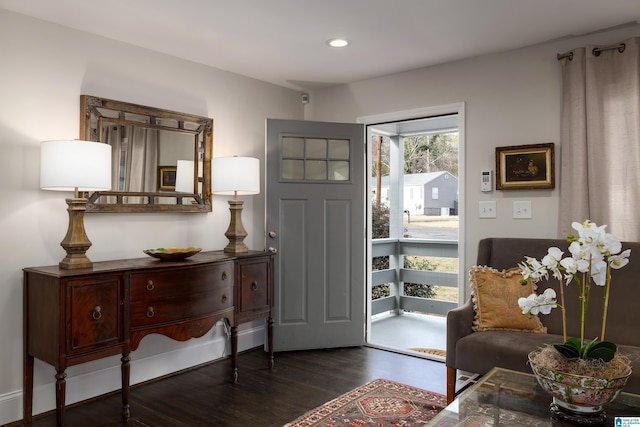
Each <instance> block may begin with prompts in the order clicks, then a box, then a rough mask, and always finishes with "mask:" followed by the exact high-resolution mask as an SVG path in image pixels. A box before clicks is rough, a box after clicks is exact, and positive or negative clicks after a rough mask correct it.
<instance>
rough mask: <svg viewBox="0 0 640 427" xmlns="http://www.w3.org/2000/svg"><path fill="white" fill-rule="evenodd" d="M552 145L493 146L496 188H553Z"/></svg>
mask: <svg viewBox="0 0 640 427" xmlns="http://www.w3.org/2000/svg"><path fill="white" fill-rule="evenodd" d="M553 147H554V144H553V143H552V142H550V143H547V144H532V145H514V146H510V147H496V190H535V189H549V188H555V186H556V181H555V164H554V162H555V159H554V153H553Z"/></svg>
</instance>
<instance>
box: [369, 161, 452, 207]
mask: <svg viewBox="0 0 640 427" xmlns="http://www.w3.org/2000/svg"><path fill="white" fill-rule="evenodd" d="M371 180H372V181H371V185H372V187H371V189H372V192H373V193H375V191H376V178H375V177H373V178H372V179H371ZM403 192H404V205H403V206H404V211H405V212H406V213H409V214H411V215H457V213H458V178H456V177H455V176H454V175H452V174H451V173H449V172H446V171H440V172H427V173H414V174H409V175H404V185H403ZM380 193H381V200H382V201H383V202H384V203H388V202H389V177H388V176H383V177H382V179H381V186H380Z"/></svg>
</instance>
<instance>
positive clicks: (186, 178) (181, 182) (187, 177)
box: [176, 160, 195, 194]
mask: <svg viewBox="0 0 640 427" xmlns="http://www.w3.org/2000/svg"><path fill="white" fill-rule="evenodd" d="M194 169H195V162H194V161H193V160H178V161H177V163H176V191H177V192H178V193H191V194H193V193H194V192H195V189H194V185H193V183H194V179H193V175H194V173H195V170H194Z"/></svg>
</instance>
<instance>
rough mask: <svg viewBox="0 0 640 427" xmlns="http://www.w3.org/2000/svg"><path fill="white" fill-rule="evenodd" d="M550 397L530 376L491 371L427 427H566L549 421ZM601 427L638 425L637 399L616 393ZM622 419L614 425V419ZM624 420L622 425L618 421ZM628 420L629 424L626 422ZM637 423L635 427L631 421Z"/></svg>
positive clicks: (638, 402) (639, 398)
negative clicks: (616, 395)
mask: <svg viewBox="0 0 640 427" xmlns="http://www.w3.org/2000/svg"><path fill="white" fill-rule="evenodd" d="M550 404H551V396H550V395H549V394H547V393H546V392H545V391H544V390H543V389H542V388H541V387H540V386H539V385H538V381H537V380H536V378H535V377H534V376H533V375H532V374H526V373H523V372H516V371H511V370H508V369H502V368H493V369H492V370H491V371H489V373H487V374H486V375H484V376H483V377H482V378H481V379H480V380H479V381H478V382H477V383H476V384H474V385H472V386H471V387H469V388H468V389H467V390H465V391H463V392H462V393H461V394H460V395H459V396H458V397H457V398H456V400H454V401H453V402H452V403H451V404H450V405H449V406H447V407H446V408H445V409H444V410H443V411H442V412H440V413H439V414H438V415H436V417H435V418H433V419H432V420H431V422H430V423H429V424H427V425H428V426H438V427H486V426H505V427H506V426H508V427H525V426H526V427H542V426H544V427H548V426H569V425H572V424H567V423H565V422H561V421H558V420H555V419H552V418H551V412H550V410H549V406H550ZM605 412H606V414H607V419H606V421H605V423H604V424H603V425H604V426H611V427H617V426H619V425H620V426H636V425H637V426H640V396H639V395H636V394H630V393H624V392H623V393H620V395H619V396H618V397H617V398H616V400H614V401H613V402H612V403H611V404H609V405H607V406H605ZM617 417H621V418H622V420H621V421H619V423H618V424H617V423H616V418H617ZM622 421H624V423H623V422H622ZM630 421H631V422H630ZM636 421H637V422H638V424H636V423H635V422H636Z"/></svg>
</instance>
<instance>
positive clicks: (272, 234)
mask: <svg viewBox="0 0 640 427" xmlns="http://www.w3.org/2000/svg"><path fill="white" fill-rule="evenodd" d="M277 235H278V234H277V233H276V232H275V231H270V232H269V237H271V238H274V237H276V236H277Z"/></svg>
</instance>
